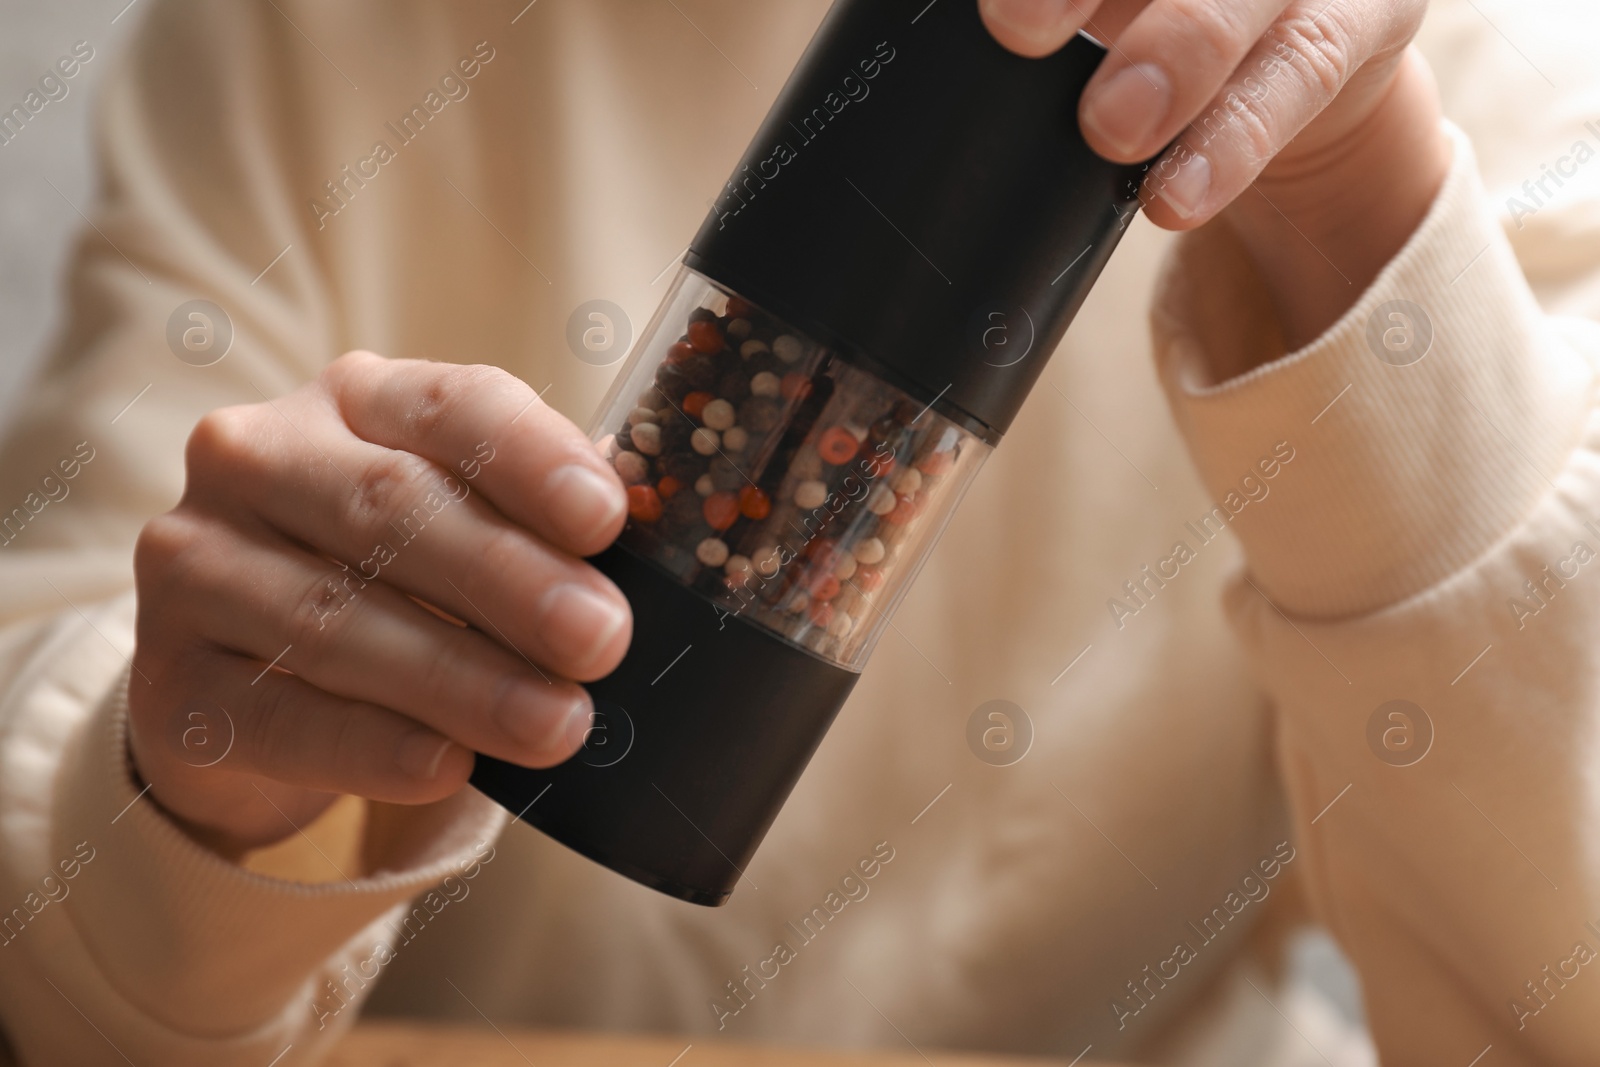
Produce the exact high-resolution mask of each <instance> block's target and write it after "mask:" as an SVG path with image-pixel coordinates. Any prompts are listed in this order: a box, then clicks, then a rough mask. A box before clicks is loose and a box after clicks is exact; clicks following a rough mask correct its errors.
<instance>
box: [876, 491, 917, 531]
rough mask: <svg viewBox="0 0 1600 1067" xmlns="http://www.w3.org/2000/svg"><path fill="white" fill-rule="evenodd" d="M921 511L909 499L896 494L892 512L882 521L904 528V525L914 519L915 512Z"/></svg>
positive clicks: (915, 503)
mask: <svg viewBox="0 0 1600 1067" xmlns="http://www.w3.org/2000/svg"><path fill="white" fill-rule="evenodd" d="M921 510H922V507H921V505H919V504H918V503H917V502H916V501H914V500H912V499H911V498H910V497H907V496H900V495H899V494H896V495H895V505H894V510H893V511H891V512H889V514H887V515H885V516H884V517H883V521H884V522H890V523H893V524H894V525H896V526H904V525H905V524H906V523H908V522H910V521H911V520H912V519H914V518H916V517H917V512H919V511H921Z"/></svg>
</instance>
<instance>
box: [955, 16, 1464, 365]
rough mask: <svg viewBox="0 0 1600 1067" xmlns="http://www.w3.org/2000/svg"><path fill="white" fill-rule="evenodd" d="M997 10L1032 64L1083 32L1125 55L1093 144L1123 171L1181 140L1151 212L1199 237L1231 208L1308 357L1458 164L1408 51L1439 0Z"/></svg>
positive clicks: (1096, 114) (1157, 172) (1424, 76)
mask: <svg viewBox="0 0 1600 1067" xmlns="http://www.w3.org/2000/svg"><path fill="white" fill-rule="evenodd" d="M980 6H981V9H982V11H983V15H984V19H985V21H986V23H987V24H988V26H989V28H990V30H991V31H992V32H993V33H994V35H995V37H996V38H997V39H998V40H999V41H1000V42H1001V43H1002V44H1004V45H1006V46H1007V47H1009V48H1011V49H1012V50H1014V51H1017V52H1020V53H1022V54H1024V55H1035V56H1036V55H1045V54H1048V53H1050V52H1053V51H1055V50H1056V49H1057V48H1059V47H1061V45H1062V44H1063V43H1065V42H1066V41H1067V39H1068V38H1070V37H1071V36H1072V35H1073V34H1074V33H1076V32H1077V31H1078V30H1079V29H1080V28H1082V29H1085V30H1087V31H1088V32H1089V33H1091V34H1093V35H1094V36H1095V37H1097V38H1098V39H1100V40H1101V41H1103V42H1105V43H1106V44H1107V45H1108V47H1109V48H1110V54H1109V55H1107V56H1106V59H1105V61H1104V63H1102V64H1101V67H1100V69H1099V70H1098V71H1096V72H1095V75H1094V77H1093V78H1092V79H1090V82H1089V84H1088V86H1087V87H1086V88H1085V90H1084V94H1083V100H1082V105H1081V107H1080V110H1079V122H1080V125H1081V126H1082V128H1083V133H1084V137H1085V139H1087V140H1088V142H1089V144H1090V146H1091V147H1093V148H1094V149H1095V151H1097V152H1099V153H1100V154H1102V155H1104V156H1106V157H1107V158H1109V159H1113V160H1116V161H1119V162H1135V161H1137V160H1141V159H1147V158H1149V157H1150V156H1152V155H1154V154H1155V153H1157V152H1159V151H1161V148H1162V146H1163V145H1166V144H1168V143H1169V142H1174V143H1173V144H1172V147H1171V148H1170V149H1168V150H1167V152H1166V153H1165V154H1164V155H1163V156H1162V158H1161V160H1160V161H1159V162H1158V163H1156V164H1155V165H1154V166H1153V167H1152V169H1151V174H1150V175H1149V177H1148V178H1147V180H1146V186H1145V192H1146V194H1147V195H1145V196H1144V197H1143V200H1144V204H1145V209H1146V211H1147V213H1148V214H1149V216H1150V218H1151V219H1152V220H1153V221H1154V222H1155V223H1156V224H1157V225H1160V226H1163V227H1166V228H1168V229H1190V228H1193V227H1195V226H1198V225H1200V224H1202V223H1204V222H1207V221H1208V220H1210V219H1212V218H1215V217H1217V216H1218V215H1219V213H1223V212H1224V211H1225V209H1226V215H1225V218H1226V219H1227V221H1228V222H1229V223H1230V225H1232V226H1233V228H1234V229H1235V230H1236V231H1237V232H1238V234H1239V236H1240V237H1241V239H1242V240H1243V241H1244V243H1245V245H1246V247H1247V249H1248V250H1249V251H1250V252H1251V254H1252V255H1253V256H1254V257H1255V258H1256V260H1257V265H1258V266H1259V267H1260V268H1261V274H1262V277H1263V279H1264V281H1265V283H1266V284H1267V285H1268V288H1269V290H1270V291H1271V292H1272V295H1273V298H1274V301H1275V303H1276V304H1277V309H1278V312H1279V314H1280V318H1281V319H1282V320H1283V326H1284V330H1285V333H1286V335H1287V336H1288V339H1289V343H1290V346H1291V347H1295V346H1297V345H1298V344H1303V343H1305V342H1306V341H1309V340H1310V339H1311V338H1313V337H1315V336H1316V335H1317V334H1318V333H1320V332H1322V330H1324V329H1326V328H1327V326H1329V325H1331V324H1332V323H1333V321H1334V320H1335V319H1337V318H1338V316H1339V315H1340V314H1341V313H1342V312H1343V311H1344V310H1345V309H1346V308H1348V307H1349V306H1350V305H1351V304H1353V303H1354V302H1355V300H1356V298H1357V297H1359V296H1360V294H1361V292H1362V290H1363V289H1364V288H1365V287H1366V285H1367V284H1368V283H1369V282H1370V281H1371V280H1372V279H1373V278H1374V277H1375V276H1376V275H1377V272H1378V271H1379V270H1380V269H1381V268H1382V266H1383V264H1384V263H1386V262H1388V260H1389V259H1391V258H1393V256H1394V254H1395V253H1396V252H1397V251H1398V250H1399V249H1400V247H1401V246H1402V245H1403V244H1404V243H1405V240H1406V238H1407V237H1408V236H1409V235H1410V234H1411V233H1412V231H1414V230H1415V228H1416V226H1417V224H1418V223H1419V222H1420V221H1421V219H1422V217H1423V216H1424V215H1425V214H1426V212H1427V208H1428V206H1429V205H1430V204H1431V203H1432V201H1433V198H1434V196H1435V195H1436V194H1437V192H1438V189H1439V185H1440V183H1441V182H1442V181H1443V179H1444V175H1445V173H1446V172H1447V171H1448V169H1449V161H1450V148H1449V143H1448V141H1447V139H1446V138H1445V136H1444V135H1443V132H1442V130H1441V129H1440V126H1439V119H1440V110H1439V105H1438V101H1437V98H1436V96H1435V94H1434V89H1433V84H1432V79H1431V76H1430V75H1429V73H1428V71H1427V68H1426V65H1425V64H1424V63H1423V61H1422V60H1421V58H1420V56H1418V55H1417V54H1416V53H1415V51H1414V50H1411V49H1409V48H1408V45H1409V43H1410V41H1411V38H1412V36H1413V35H1414V34H1415V33H1416V30H1417V27H1418V25H1419V24H1420V23H1421V21H1422V16H1423V14H1424V12H1425V9H1426V6H1427V5H1426V2H1425V0H981V4H980ZM1175 138H1176V140H1175V141H1174V139H1175ZM1230 205H1231V207H1230ZM1297 231H1298V232H1297ZM1239 369H1241V368H1228V370H1229V371H1232V372H1237V371H1238V370H1239Z"/></svg>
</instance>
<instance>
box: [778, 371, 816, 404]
mask: <svg viewBox="0 0 1600 1067" xmlns="http://www.w3.org/2000/svg"><path fill="white" fill-rule="evenodd" d="M778 392H780V393H782V394H783V395H784V396H786V397H788V398H789V399H790V400H804V399H805V398H806V397H808V396H810V395H811V379H810V378H807V377H806V376H805V375H804V374H785V375H784V376H783V381H782V382H780V383H779V384H778Z"/></svg>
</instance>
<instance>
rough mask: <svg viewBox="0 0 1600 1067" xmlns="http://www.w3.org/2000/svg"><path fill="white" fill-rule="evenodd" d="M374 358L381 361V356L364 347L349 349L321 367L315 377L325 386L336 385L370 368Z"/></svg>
mask: <svg viewBox="0 0 1600 1067" xmlns="http://www.w3.org/2000/svg"><path fill="white" fill-rule="evenodd" d="M374 360H378V361H382V360H383V357H382V356H380V355H378V354H377V353H376V352H369V351H367V350H366V349H364V348H355V349H351V350H350V351H349V352H346V353H344V354H343V355H341V356H340V357H339V358H337V359H335V360H333V361H332V362H330V363H329V364H328V365H327V366H326V367H323V368H322V373H321V374H319V375H317V378H318V380H319V381H321V382H322V383H323V384H324V385H325V386H337V385H339V384H340V383H342V382H345V381H347V380H349V379H350V377H351V376H352V375H355V374H358V373H360V372H361V371H363V370H365V369H368V368H370V367H371V366H372V363H373V361H374Z"/></svg>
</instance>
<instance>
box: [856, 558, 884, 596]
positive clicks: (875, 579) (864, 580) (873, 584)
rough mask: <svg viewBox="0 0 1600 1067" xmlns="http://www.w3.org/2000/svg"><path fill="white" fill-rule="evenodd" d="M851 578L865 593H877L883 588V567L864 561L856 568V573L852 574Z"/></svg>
mask: <svg viewBox="0 0 1600 1067" xmlns="http://www.w3.org/2000/svg"><path fill="white" fill-rule="evenodd" d="M850 580H851V581H852V582H854V583H855V585H856V588H857V589H859V590H861V591H862V592H863V593H876V592H877V591H878V590H879V589H881V588H883V568H882V567H878V566H874V565H871V564H867V563H863V564H862V565H861V566H859V567H857V568H856V573H855V574H854V575H852V576H851V578H850Z"/></svg>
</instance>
